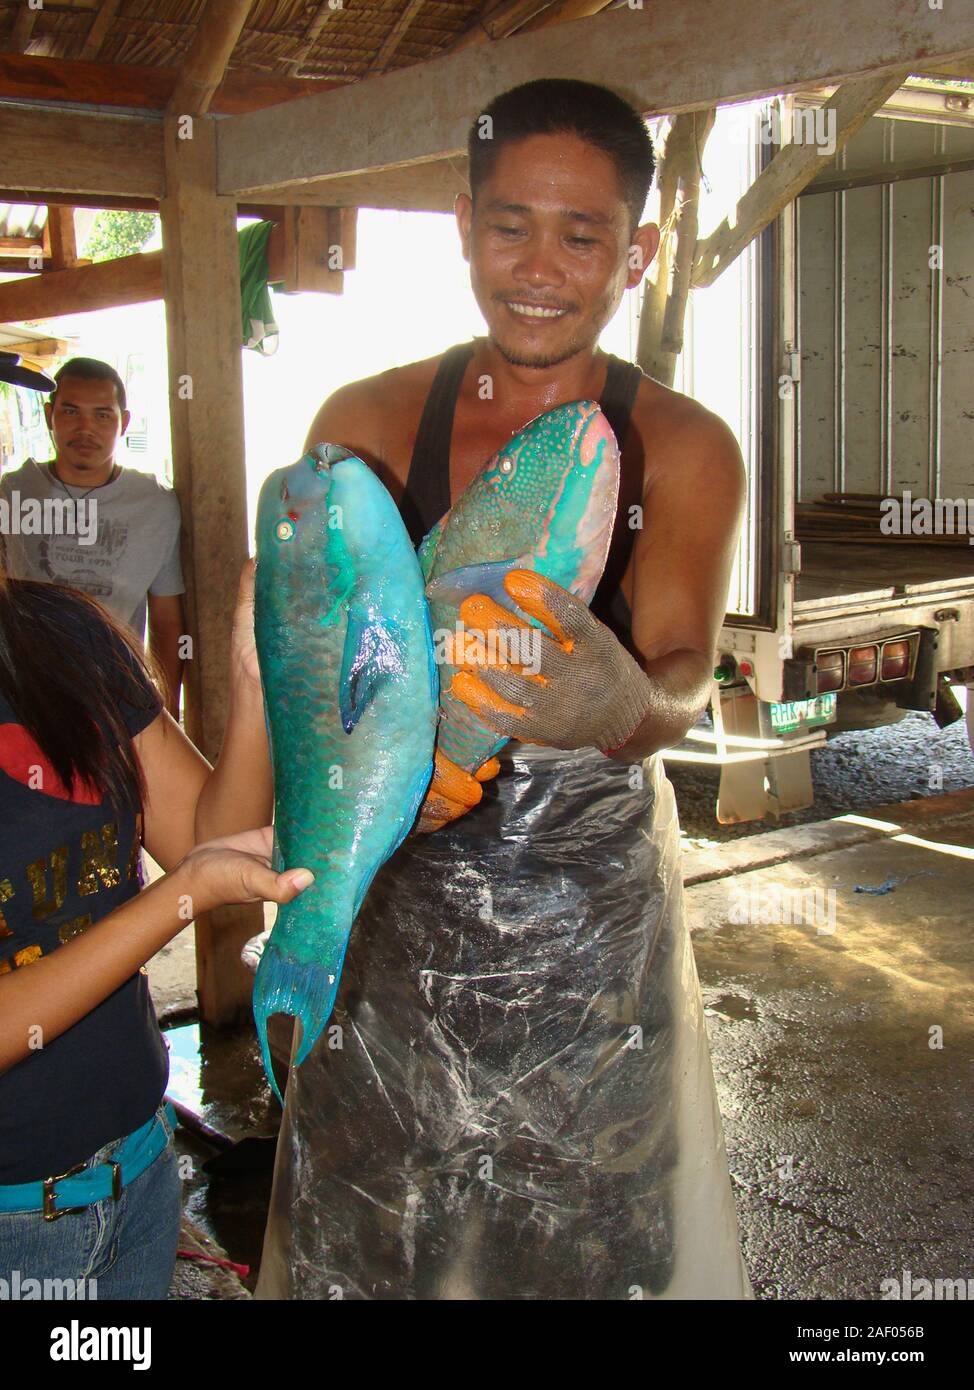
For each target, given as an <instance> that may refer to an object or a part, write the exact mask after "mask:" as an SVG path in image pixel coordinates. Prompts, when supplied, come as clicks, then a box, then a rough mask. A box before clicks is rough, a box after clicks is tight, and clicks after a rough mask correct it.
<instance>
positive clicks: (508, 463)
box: [497, 454, 517, 478]
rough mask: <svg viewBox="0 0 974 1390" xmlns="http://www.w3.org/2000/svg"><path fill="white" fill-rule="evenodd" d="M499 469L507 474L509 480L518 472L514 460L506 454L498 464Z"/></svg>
mask: <svg viewBox="0 0 974 1390" xmlns="http://www.w3.org/2000/svg"><path fill="white" fill-rule="evenodd" d="M497 467H498V468H499V469H500V471H501V472H502V473H504V474H506V475H507V477H508V478H511V477H513V476H514V474H515V473H516V472H517V464H516V462H515V461H514V459H513V458H511V456H510V454H505V455H504V457H503V458H502V459H501V460H500V462H499V463H498V465H497Z"/></svg>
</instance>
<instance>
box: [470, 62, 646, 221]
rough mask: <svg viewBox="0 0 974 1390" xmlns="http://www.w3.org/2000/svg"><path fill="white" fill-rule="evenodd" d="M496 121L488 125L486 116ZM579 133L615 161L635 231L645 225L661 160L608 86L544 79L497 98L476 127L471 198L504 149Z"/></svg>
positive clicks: (642, 126) (631, 111) (642, 124)
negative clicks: (521, 142) (535, 137)
mask: <svg viewBox="0 0 974 1390" xmlns="http://www.w3.org/2000/svg"><path fill="white" fill-rule="evenodd" d="M485 116H489V117H490V121H489V123H488V122H485V121H484V117H485ZM563 134H570V135H577V136H578V138H579V139H580V140H585V141H587V142H588V144H590V145H595V146H596V148H597V149H600V150H602V151H603V152H604V153H605V154H607V155H608V156H609V158H610V159H611V160H612V161H613V163H614V164H615V166H616V171H617V172H618V175H619V183H620V184H621V186H622V196H623V198H624V199H625V202H626V205H627V206H628V208H629V218H630V224H631V225H630V228H629V231H630V233H631V232H633V231H634V230H635V229H636V227H638V226H639V220H640V218H641V217H642V215H643V208H644V207H645V205H646V197H647V195H648V193H649V189H650V185H651V184H652V182H653V171H654V169H655V165H656V160H655V156H654V154H653V142H652V140H651V139H650V136H649V131H648V130H647V129H646V125H645V122H644V121H643V119H642V117H641V116H640V115H639V112H638V111H636V110H634V109H633V107H631V106H630V105H629V103H628V102H627V101H623V99H622V97H620V96H616V94H615V92H612V91H610V90H609V88H608V87H601V86H598V85H597V84H596V83H594V82H575V81H570V80H568V79H565V78H560V77H544V78H540V79H539V80H538V81H536V82H525V83H522V85H521V86H520V87H512V88H511V90H510V91H508V92H502V93H501V94H500V96H497V97H495V98H494V100H493V101H492V102H491V103H490V105H489V106H488V107H487V109H486V110H485V111H484V112H482V113H481V115H480V116H478V117H477V119H476V120H475V121H474V123H473V125H472V126H471V127H470V134H469V136H468V137H467V152H468V154H469V155H470V194H471V197H472V198H473V199H474V201H476V198H477V190H478V189H479V187H480V186H481V184H482V183H483V182H484V180H485V179H486V178H488V177H489V175H490V173H491V170H492V169H493V167H494V162H495V160H496V159H497V156H498V154H499V152H500V150H501V148H502V147H503V146H504V145H507V144H511V143H512V142H513V141H516V140H526V139H527V138H528V137H529V136H532V135H563Z"/></svg>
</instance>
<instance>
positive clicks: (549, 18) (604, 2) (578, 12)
mask: <svg viewBox="0 0 974 1390" xmlns="http://www.w3.org/2000/svg"><path fill="white" fill-rule="evenodd" d="M611 4H612V0H554V4H551V5H548V6H547V7H546V8H545V9H543V10H542V11H541V13H540V14H538V15H535V17H534V19H529V20H528V22H527V24H522V25H521V28H520V30H519V31H518V32H519V33H521V34H532V33H534V31H535V29H547V28H549V27H550V26H551V25H552V24H569V23H571V21H572V20H573V19H587V18H588V17H589V15H593V14H600V13H601V12H602V10H607V9H608V8H609V6H610V5H611Z"/></svg>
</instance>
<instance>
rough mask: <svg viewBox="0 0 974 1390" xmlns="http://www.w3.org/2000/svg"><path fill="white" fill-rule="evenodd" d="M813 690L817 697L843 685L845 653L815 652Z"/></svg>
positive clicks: (839, 688)
mask: <svg viewBox="0 0 974 1390" xmlns="http://www.w3.org/2000/svg"><path fill="white" fill-rule="evenodd" d="M815 665H816V667H817V670H816V673H815V688H816V691H817V693H818V694H819V695H824V694H826V693H827V692H828V691H829V690H841V689H842V687H843V686H844V685H845V652H842V651H836V652H816V654H815Z"/></svg>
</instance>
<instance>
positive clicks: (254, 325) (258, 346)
mask: <svg viewBox="0 0 974 1390" xmlns="http://www.w3.org/2000/svg"><path fill="white" fill-rule="evenodd" d="M274 225H275V224H274V223H273V222H253V223H251V225H250V226H249V227H244V228H243V229H242V231H239V232H238V233H237V242H238V244H239V248H240V305H241V310H242V319H243V324H242V328H243V345H244V347H249V348H253V349H254V351H255V352H261V353H263V354H264V356H265V357H269V356H270V355H271V353H274V352H276V351H277V344H278V335H279V333H280V329H279V328H278V326H277V324H276V323H275V322H274V309H273V306H272V304H271V294H270V290H269V288H268V284H267V277H268V274H269V271H268V269H267V239H268V237H269V236H270V234H271V229H272V228H273V227H274Z"/></svg>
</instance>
